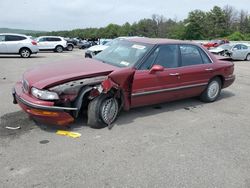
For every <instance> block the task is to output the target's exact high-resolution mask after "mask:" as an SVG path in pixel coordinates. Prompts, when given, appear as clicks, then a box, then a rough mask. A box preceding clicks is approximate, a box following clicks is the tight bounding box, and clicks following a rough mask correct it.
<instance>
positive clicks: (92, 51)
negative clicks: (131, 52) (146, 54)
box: [85, 36, 138, 58]
mask: <svg viewBox="0 0 250 188" xmlns="http://www.w3.org/2000/svg"><path fill="white" fill-rule="evenodd" d="M132 38H138V37H137V36H132V37H118V38H115V39H113V40H110V39H109V40H110V41H108V42H103V43H101V44H100V45H96V46H92V47H90V48H88V49H87V51H86V52H85V57H87V58H92V57H94V56H95V55H96V54H98V53H100V52H101V51H103V50H104V49H106V48H107V47H109V46H111V45H113V44H115V43H116V42H118V41H120V40H125V39H132Z"/></svg>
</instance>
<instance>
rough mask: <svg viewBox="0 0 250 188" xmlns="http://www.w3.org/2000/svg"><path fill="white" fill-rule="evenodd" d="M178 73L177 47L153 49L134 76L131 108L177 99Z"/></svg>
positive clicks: (163, 46) (169, 46) (164, 46)
mask: <svg viewBox="0 0 250 188" xmlns="http://www.w3.org/2000/svg"><path fill="white" fill-rule="evenodd" d="M157 67H158V68H157ZM159 67H161V68H162V69H159ZM178 71H179V49H178V45H160V46H158V47H157V48H156V49H154V51H153V52H152V53H151V54H150V55H149V57H148V58H147V60H146V61H144V63H142V65H141V66H140V67H139V68H138V69H137V70H136V72H135V74H134V80H133V84H132V95H131V107H137V106H143V105H149V104H156V103H161V102H164V101H170V100H174V99H177V98H179V91H178V90H176V88H178V86H179V75H178V74H179V73H178Z"/></svg>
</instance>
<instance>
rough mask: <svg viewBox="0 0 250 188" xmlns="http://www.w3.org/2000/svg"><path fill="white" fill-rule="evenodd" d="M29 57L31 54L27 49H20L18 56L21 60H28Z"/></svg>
mask: <svg viewBox="0 0 250 188" xmlns="http://www.w3.org/2000/svg"><path fill="white" fill-rule="evenodd" d="M30 55H31V52H30V50H29V49H28V48H22V49H21V50H20V56H21V57H22V58H28V57H30Z"/></svg>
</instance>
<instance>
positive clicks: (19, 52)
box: [19, 47, 31, 54]
mask: <svg viewBox="0 0 250 188" xmlns="http://www.w3.org/2000/svg"><path fill="white" fill-rule="evenodd" d="M23 49H27V50H29V52H30V53H31V50H30V49H29V48H28V47H22V48H20V50H19V54H20V53H21V51H22V50H23Z"/></svg>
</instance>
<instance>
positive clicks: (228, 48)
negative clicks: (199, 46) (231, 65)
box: [209, 44, 250, 61]
mask: <svg viewBox="0 0 250 188" xmlns="http://www.w3.org/2000/svg"><path fill="white" fill-rule="evenodd" d="M209 51H210V52H212V53H213V54H217V55H222V56H226V57H230V58H232V59H233V60H247V61H250V44H224V45H221V46H218V47H217V48H213V49H210V50H209Z"/></svg>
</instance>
